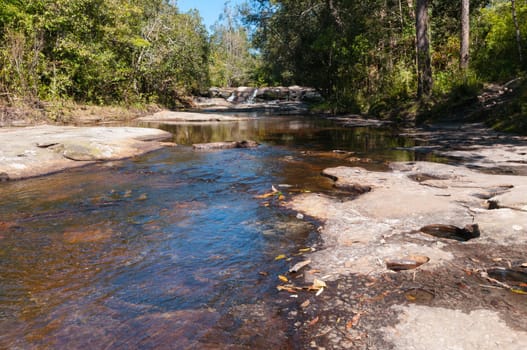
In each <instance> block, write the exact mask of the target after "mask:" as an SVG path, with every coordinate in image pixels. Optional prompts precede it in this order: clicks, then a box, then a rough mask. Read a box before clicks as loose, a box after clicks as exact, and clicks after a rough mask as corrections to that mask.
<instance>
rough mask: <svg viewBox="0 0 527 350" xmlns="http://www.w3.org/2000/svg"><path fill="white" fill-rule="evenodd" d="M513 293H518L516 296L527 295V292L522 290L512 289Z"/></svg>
mask: <svg viewBox="0 0 527 350" xmlns="http://www.w3.org/2000/svg"><path fill="white" fill-rule="evenodd" d="M511 292H513V293H516V294H522V295H527V291H525V290H523V289H521V288H511Z"/></svg>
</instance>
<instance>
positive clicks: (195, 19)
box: [0, 0, 527, 113]
mask: <svg viewBox="0 0 527 350" xmlns="http://www.w3.org/2000/svg"><path fill="white" fill-rule="evenodd" d="M468 6H469V7H468ZM463 9H466V10H469V11H468V12H467V11H465V13H466V14H468V17H464V16H463V11H462V10H463ZM424 15H426V16H424ZM423 16H424V17H423ZM463 18H466V19H468V21H463ZM420 23H421V24H420ZM419 25H422V26H423V25H426V27H421V31H419ZM423 29H425V30H423ZM463 30H468V33H469V36H468V38H469V39H468V40H469V42H468V43H465V50H468V51H466V52H465V53H464V54H462V53H460V50H462V48H461V45H462V44H463V41H464V40H462V39H463V38H465V36H463V35H461V32H462V31H463ZM419 33H421V35H423V37H421V38H419ZM526 35H527V0H491V1H487V0H472V1H468V0H456V1H451V0H382V1H380V0H375V1H358V0H249V1H248V2H247V3H246V4H244V5H243V6H241V7H239V8H234V7H231V6H230V5H229V4H228V2H227V3H226V5H225V11H224V14H223V15H222V17H221V20H219V21H218V22H217V23H216V24H215V25H214V26H213V27H212V28H211V31H210V32H209V31H208V30H207V28H205V26H204V24H203V23H202V19H201V18H200V15H199V13H197V12H195V11H194V12H188V13H181V12H180V11H179V9H178V7H177V1H168V0H53V1H52V0H0V98H1V99H2V100H3V101H8V102H10V103H14V102H15V101H26V102H32V101H39V100H43V101H51V100H73V101H78V102H82V103H93V104H135V103H158V104H162V105H165V106H167V107H177V106H179V105H180V104H181V101H184V100H185V98H186V97H188V96H190V95H196V94H199V93H201V92H203V91H206V90H207V88H208V87H210V86H211V85H220V86H240V85H257V86H262V85H293V84H298V85H306V86H311V87H315V88H316V89H318V90H319V91H320V93H321V94H322V95H323V96H324V97H325V98H326V101H327V104H328V106H330V108H331V109H332V110H334V111H358V112H370V113H375V111H376V110H380V109H386V108H390V106H397V105H398V104H400V103H401V101H407V100H413V99H415V98H418V97H419V98H420V97H422V96H421V95H422V94H423V92H424V95H425V96H424V97H426V98H430V97H431V96H441V95H448V94H457V93H470V92H471V91H473V90H476V89H478V88H479V87H480V86H481V84H482V83H483V82H489V81H506V80H508V79H511V78H513V77H515V76H518V75H522V74H523V72H524V70H525V68H526V64H525V60H526V59H527V52H526V51H525V48H526V47H527V45H526V44H525V43H524V37H525V36H526ZM419 43H422V44H423V45H422V46H421V47H420V46H419ZM416 45H417V46H416ZM416 50H417V54H416ZM422 55H425V56H422ZM461 56H463V57H464V60H466V62H465V63H462V62H461V61H462V60H461V58H460V57H461ZM423 62H424V63H423ZM421 64H424V66H422V65H421ZM427 65H429V71H426V70H423V69H425V68H427ZM423 72H424V74H425V75H424V76H423V75H422V74H423ZM427 75H430V76H429V77H428V76H427ZM423 78H424V79H423ZM428 78H429V81H428V80H427V79H428ZM425 82H426V84H428V85H426V86H421V87H422V88H423V87H424V90H423V89H420V86H419V85H420V84H424V83H425Z"/></svg>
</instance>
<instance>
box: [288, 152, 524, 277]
mask: <svg viewBox="0 0 527 350" xmlns="http://www.w3.org/2000/svg"><path fill="white" fill-rule="evenodd" d="M391 167H392V169H393V171H392V172H375V171H368V170H365V169H362V168H358V167H337V168H330V169H325V170H324V171H323V174H324V175H326V176H328V177H330V178H332V179H334V180H335V186H336V187H338V188H346V189H349V190H350V192H352V193H353V194H354V195H355V196H352V197H351V198H352V199H350V200H341V199H335V198H331V197H328V196H325V195H321V194H314V193H306V194H302V195H299V196H297V197H295V198H294V199H293V200H292V201H291V202H290V203H289V206H290V208H292V209H294V210H297V211H301V212H303V213H304V214H307V215H310V216H312V217H316V218H318V219H321V220H323V221H325V226H324V229H323V231H322V238H323V239H324V242H325V245H326V247H327V249H324V250H321V251H319V252H316V253H314V254H313V257H312V260H313V262H314V264H315V265H316V266H317V268H320V269H321V271H322V273H323V274H325V275H326V276H327V277H328V279H337V278H338V277H339V276H341V275H343V274H348V273H370V274H372V273H373V274H375V273H384V272H386V266H385V264H384V263H383V261H385V260H386V259H388V258H391V257H394V256H397V255H404V254H424V255H426V256H428V257H430V262H428V263H426V264H423V265H422V266H421V267H420V269H429V268H435V267H437V266H438V265H440V264H442V263H444V262H445V261H448V260H449V259H451V258H452V256H451V255H450V253H449V252H448V251H446V250H444V249H443V248H444V246H445V245H447V244H449V241H448V240H445V239H440V238H437V237H434V236H432V235H429V234H426V233H424V232H421V230H420V229H421V228H423V227H424V226H427V225H445V226H449V227H458V228H464V227H465V226H467V225H471V224H474V223H476V224H479V229H480V231H481V236H480V237H478V238H477V239H476V241H478V242H479V243H481V242H486V243H498V244H509V243H512V242H516V243H527V235H526V233H527V210H525V209H526V208H527V197H526V196H525V193H526V192H525V190H526V188H525V184H526V183H527V177H524V176H510V175H490V174H482V173H479V172H475V171H472V170H470V169H468V168H465V167H457V166H451V165H446V164H439V163H430V162H405V163H393V164H391ZM356 189H359V190H356ZM365 189H366V190H365ZM357 193H360V195H358V196H356V195H357ZM491 209H492V210H491ZM407 237H409V238H410V239H407ZM416 240H417V241H418V242H419V241H420V242H422V244H421V245H419V244H418V245H415V242H416ZM466 244H470V243H466Z"/></svg>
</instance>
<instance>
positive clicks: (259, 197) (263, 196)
mask: <svg viewBox="0 0 527 350" xmlns="http://www.w3.org/2000/svg"><path fill="white" fill-rule="evenodd" d="M275 195H276V193H275V192H269V193H265V194H261V195H258V196H255V197H254V198H257V199H266V198H269V197H272V196H275Z"/></svg>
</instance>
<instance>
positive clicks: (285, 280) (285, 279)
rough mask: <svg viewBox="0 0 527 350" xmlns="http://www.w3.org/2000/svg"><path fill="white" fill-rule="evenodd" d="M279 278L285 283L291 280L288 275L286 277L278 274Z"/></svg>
mask: <svg viewBox="0 0 527 350" xmlns="http://www.w3.org/2000/svg"><path fill="white" fill-rule="evenodd" d="M278 278H279V279H280V281H282V282H285V283H287V282H289V279H287V277H285V276H284V275H278Z"/></svg>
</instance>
